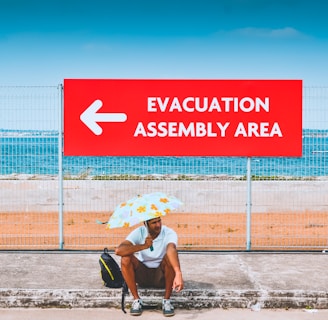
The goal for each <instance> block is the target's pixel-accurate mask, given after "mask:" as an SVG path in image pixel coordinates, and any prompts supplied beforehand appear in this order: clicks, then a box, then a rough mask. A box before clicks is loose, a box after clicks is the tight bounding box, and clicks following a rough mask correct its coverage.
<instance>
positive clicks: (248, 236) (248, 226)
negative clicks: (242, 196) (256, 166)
mask: <svg viewBox="0 0 328 320" xmlns="http://www.w3.org/2000/svg"><path fill="white" fill-rule="evenodd" d="M251 208H252V175H251V157H248V158H247V202H246V215H247V221H246V250H247V251H250V250H251V221H252V210H251Z"/></svg>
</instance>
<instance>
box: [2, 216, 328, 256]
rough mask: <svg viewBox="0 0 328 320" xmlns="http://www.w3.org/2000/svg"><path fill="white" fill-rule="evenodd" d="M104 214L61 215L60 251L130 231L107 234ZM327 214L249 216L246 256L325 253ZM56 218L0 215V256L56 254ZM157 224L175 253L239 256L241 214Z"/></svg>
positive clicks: (100, 244) (113, 241)
mask: <svg viewBox="0 0 328 320" xmlns="http://www.w3.org/2000/svg"><path fill="white" fill-rule="evenodd" d="M108 218H109V214H108V213H101V212H100V213H99V212H90V213H84V212H65V213H64V227H63V236H64V249H66V250H101V249H103V248H104V247H105V246H106V247H108V248H109V249H114V248H115V246H117V244H118V243H120V242H121V241H122V240H123V239H124V238H125V236H126V235H127V234H128V233H129V232H130V231H131V230H132V229H133V228H134V227H132V228H124V229H123V228H122V229H107V228H106V226H105V225H101V224H97V223H96V220H100V221H107V220H108ZM327 218H328V212H300V213H297V212H280V213H253V214H252V221H251V249H252V250H322V249H325V248H326V247H328V219H327ZM58 219H59V218H58V213H57V212H14V213H0V250H20V249H22V250H56V249H59V227H58ZM163 224H165V225H167V226H169V227H172V228H173V229H174V230H175V231H176V232H177V233H178V236H179V249H180V250H204V251H206V250H245V249H246V224H247V218H246V214H243V213H230V214H228V213H227V214H222V213H220V214H205V213H201V214H196V213H190V214H187V213H172V214H170V215H167V216H165V217H163Z"/></svg>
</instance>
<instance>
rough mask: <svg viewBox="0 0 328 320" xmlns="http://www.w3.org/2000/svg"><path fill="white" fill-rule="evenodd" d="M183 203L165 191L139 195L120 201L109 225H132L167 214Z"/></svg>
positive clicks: (112, 226) (119, 226)
mask: <svg viewBox="0 0 328 320" xmlns="http://www.w3.org/2000/svg"><path fill="white" fill-rule="evenodd" d="M181 205H182V202H181V201H180V200H179V199H177V198H176V197H174V196H168V195H166V194H165V193H163V192H154V193H148V194H144V195H139V196H137V197H135V198H132V199H130V200H128V201H126V202H122V203H120V204H119V205H118V206H117V207H116V208H115V210H114V212H113V214H112V216H111V217H110V219H109V221H108V223H107V227H108V228H110V229H112V228H122V227H126V228H128V227H132V226H134V225H136V224H138V223H140V222H143V221H147V220H150V219H154V218H158V217H161V216H165V215H166V214H168V213H169V212H171V211H173V210H175V209H177V208H178V207H180V206H181Z"/></svg>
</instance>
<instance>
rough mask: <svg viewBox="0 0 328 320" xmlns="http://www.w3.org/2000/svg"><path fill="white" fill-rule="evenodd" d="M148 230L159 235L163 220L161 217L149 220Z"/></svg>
mask: <svg viewBox="0 0 328 320" xmlns="http://www.w3.org/2000/svg"><path fill="white" fill-rule="evenodd" d="M147 223H148V231H149V233H150V234H151V235H158V234H159V233H160V232H161V228H162V220H161V218H155V219H151V220H148V221H147Z"/></svg>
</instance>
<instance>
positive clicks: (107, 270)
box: [99, 248, 128, 313]
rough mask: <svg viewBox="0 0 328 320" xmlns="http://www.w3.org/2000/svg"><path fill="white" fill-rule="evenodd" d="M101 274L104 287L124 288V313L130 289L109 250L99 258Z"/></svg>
mask: <svg viewBox="0 0 328 320" xmlns="http://www.w3.org/2000/svg"><path fill="white" fill-rule="evenodd" d="M99 264H100V274H101V278H102V280H103V281H104V286H106V287H108V288H122V304H121V305H122V311H123V312H124V313H126V312H125V309H124V300H125V295H126V294H128V287H127V285H126V283H125V281H124V278H123V276H122V272H121V269H120V267H119V265H118V264H117V262H116V261H115V260H114V258H113V257H112V256H111V255H110V254H109V253H108V249H107V248H105V249H104V252H103V253H102V254H101V256H100V258H99Z"/></svg>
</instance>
